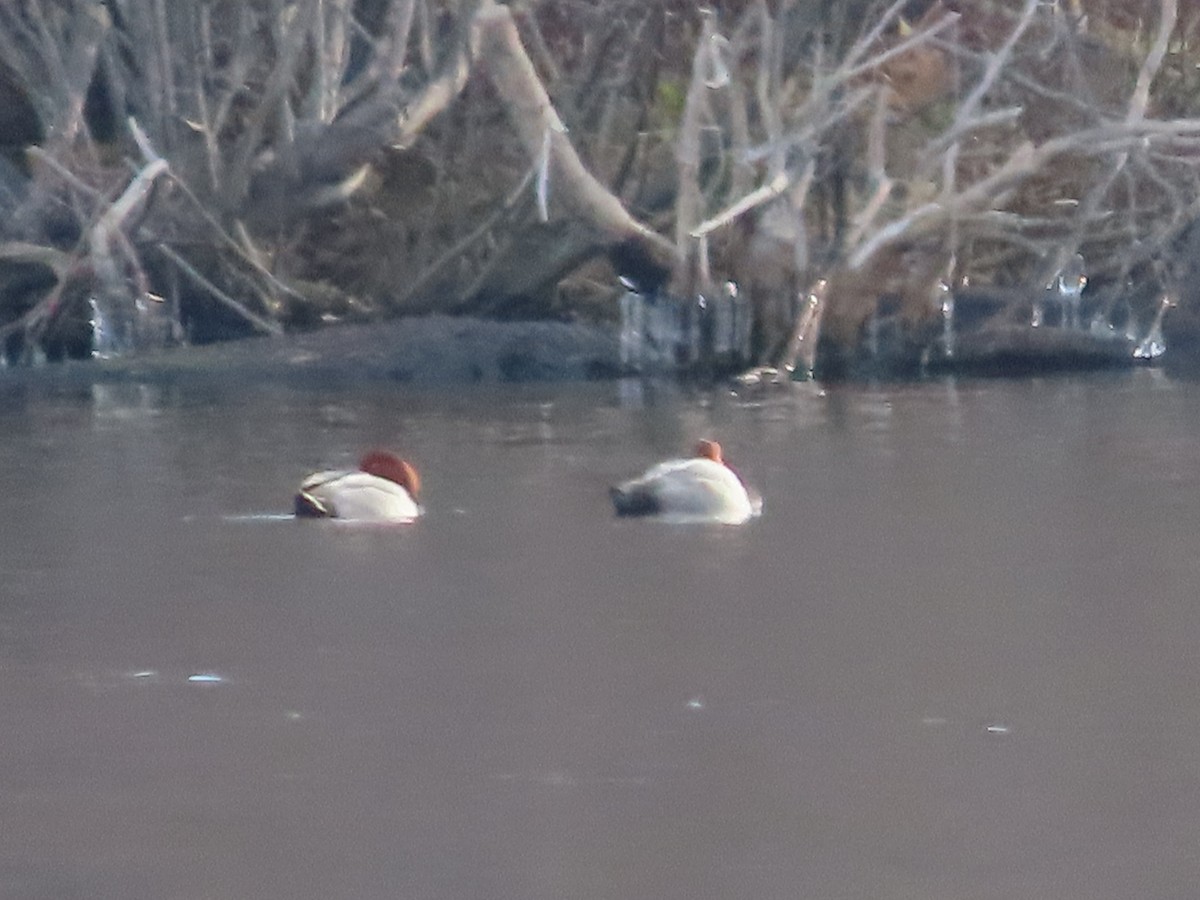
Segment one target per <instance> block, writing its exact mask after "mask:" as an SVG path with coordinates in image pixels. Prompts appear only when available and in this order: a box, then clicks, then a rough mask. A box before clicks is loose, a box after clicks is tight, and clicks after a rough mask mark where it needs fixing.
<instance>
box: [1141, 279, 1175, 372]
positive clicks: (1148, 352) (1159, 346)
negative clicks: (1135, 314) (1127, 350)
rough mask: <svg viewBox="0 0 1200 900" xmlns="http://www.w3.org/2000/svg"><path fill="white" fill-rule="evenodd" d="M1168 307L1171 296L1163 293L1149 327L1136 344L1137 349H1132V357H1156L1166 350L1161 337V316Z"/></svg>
mask: <svg viewBox="0 0 1200 900" xmlns="http://www.w3.org/2000/svg"><path fill="white" fill-rule="evenodd" d="M1170 308H1171V298H1170V297H1169V296H1168V295H1166V294H1164V295H1163V297H1162V299H1161V300H1160V301H1159V303H1158V312H1156V313H1155V314H1154V320H1153V321H1152V322H1151V323H1150V329H1149V330H1148V331H1147V332H1146V336H1145V337H1144V338H1143V339H1142V342H1141V343H1140V344H1138V345H1137V349H1136V350H1134V351H1133V358H1134V359H1158V357H1160V356H1162V355H1163V354H1164V353H1166V352H1167V343H1166V341H1165V340H1164V339H1163V331H1162V321H1163V316H1164V315H1166V312H1167V310H1168V309H1170Z"/></svg>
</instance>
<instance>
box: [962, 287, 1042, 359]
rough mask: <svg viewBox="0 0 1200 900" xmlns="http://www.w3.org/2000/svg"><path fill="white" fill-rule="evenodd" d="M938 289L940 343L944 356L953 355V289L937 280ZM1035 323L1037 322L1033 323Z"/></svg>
mask: <svg viewBox="0 0 1200 900" xmlns="http://www.w3.org/2000/svg"><path fill="white" fill-rule="evenodd" d="M938 290H939V291H940V292H941V294H942V343H943V345H945V348H946V356H947V357H953V356H954V291H952V290H950V285H948V284H946V282H945V281H939V282H938ZM1034 324H1035V325H1036V324H1037V323H1034Z"/></svg>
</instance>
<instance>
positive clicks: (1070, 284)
mask: <svg viewBox="0 0 1200 900" xmlns="http://www.w3.org/2000/svg"><path fill="white" fill-rule="evenodd" d="M1086 285H1087V267H1086V265H1085V263H1084V260H1083V257H1082V256H1081V255H1080V254H1078V253H1076V254H1075V255H1074V256H1073V257H1072V258H1071V259H1070V260H1068V261H1067V264H1066V265H1064V266H1063V267H1062V269H1061V270H1060V271H1059V273H1058V276H1057V277H1056V278H1055V287H1056V289H1057V292H1058V301H1059V303H1060V304H1061V305H1062V327H1063V328H1073V329H1078V328H1081V327H1082V324H1081V322H1080V317H1079V304H1080V301H1081V298H1082V297H1083V289H1084V287H1085V286H1086Z"/></svg>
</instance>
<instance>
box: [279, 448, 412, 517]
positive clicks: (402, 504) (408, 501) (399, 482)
mask: <svg viewBox="0 0 1200 900" xmlns="http://www.w3.org/2000/svg"><path fill="white" fill-rule="evenodd" d="M420 490H421V479H420V478H419V477H418V476H417V470H416V469H415V468H413V466H412V464H411V463H409V462H406V461H405V460H403V459H401V458H400V457H398V456H396V454H394V453H388V452H386V451H383V450H375V451H372V452H371V453H368V454H367V455H366V456H364V457H363V458H362V460H361V461H360V462H359V464H358V469H357V470H356V471H353V472H347V471H338V470H331V471H325V472H314V473H313V474H311V475H309V476H308V477H307V478H305V479H304V481H303V482H301V484H300V491H299V493H297V494H296V516H297V517H298V518H328V519H356V520H359V521H368V522H411V521H412V520H413V519H415V518H417V516H419V515H421V512H422V510H421V507H420V506H418V505H417V496H418V494H419V492H420Z"/></svg>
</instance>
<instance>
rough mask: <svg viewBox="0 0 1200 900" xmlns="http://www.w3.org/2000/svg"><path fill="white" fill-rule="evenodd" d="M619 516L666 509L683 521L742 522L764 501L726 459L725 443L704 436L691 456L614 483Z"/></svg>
mask: <svg viewBox="0 0 1200 900" xmlns="http://www.w3.org/2000/svg"><path fill="white" fill-rule="evenodd" d="M610 492H611V494H612V501H613V506H615V507H616V509H617V515H619V516H644V515H663V516H667V517H669V518H672V519H676V520H682V521H703V522H719V523H722V524H727V525H739V524H741V523H742V522H745V521H746V520H747V519H749V518H751V517H752V516H755V515H757V514H758V512H759V511H760V508H761V501H759V500H758V499H757V498H751V496H750V492H749V491H748V490H747V489H746V485H744V484H743V483H742V479H741V478H739V477H738V475H737V473H736V472H734V471H733V469H731V468H729V466H728V465H727V464H726V463H725V460H724V458H723V457H722V455H721V445H720V444H718V443H717V442H716V441H707V440H706V441H700V443H699V444H697V445H696V455H695V456H693V457H691V458H690V459H671V460H667V461H666V462H661V463H659V464H658V465H656V466H653V467H652V468H650V469H648V470H647V471H646V473H645V474H644V475H642V476H641V477H640V478H633V479H631V480H629V481H626V482H623V483H622V484H619V485H617V486H616V487H614V488H612V489H611V491H610Z"/></svg>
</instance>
